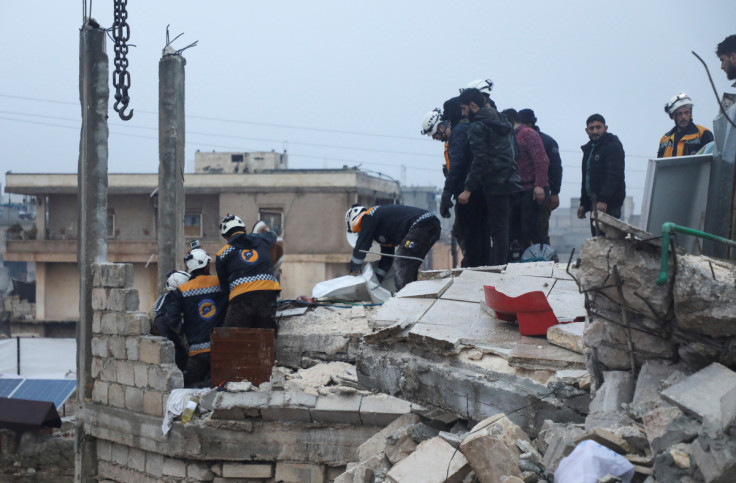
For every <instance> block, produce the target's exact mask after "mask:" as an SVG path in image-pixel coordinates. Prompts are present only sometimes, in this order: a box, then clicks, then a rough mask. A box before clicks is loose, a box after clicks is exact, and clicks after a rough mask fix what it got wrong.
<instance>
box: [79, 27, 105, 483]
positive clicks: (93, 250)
mask: <svg viewBox="0 0 736 483" xmlns="http://www.w3.org/2000/svg"><path fill="white" fill-rule="evenodd" d="M105 41H106V35H105V30H104V29H102V28H100V27H99V26H98V25H97V24H96V23H94V24H93V23H91V22H89V21H86V22H85V24H84V25H83V26H82V29H81V31H80V37H79V101H80V103H81V106H82V129H81V133H80V140H79V164H78V168H77V187H78V189H79V195H78V206H79V213H78V235H77V264H78V266H79V323H78V324H77V403H78V406H79V407H82V406H83V405H84V402H85V400H90V399H91V397H92V384H93V381H92V377H91V369H92V317H93V311H92V267H93V265H94V264H95V263H99V262H105V261H107V155H108V146H107V140H108V135H109V131H108V127H107V109H108V97H109V95H110V90H109V87H108V58H107V52H106V50H105ZM83 424H84V423H79V422H78V423H77V425H76V437H75V445H74V446H75V452H74V454H75V456H74V458H75V471H74V479H75V481H77V482H82V481H91V480H92V478H93V475H94V470H95V466H94V465H95V463H96V457H95V446H96V443H95V440H94V438H88V437H86V436H85V435H84V427H83Z"/></svg>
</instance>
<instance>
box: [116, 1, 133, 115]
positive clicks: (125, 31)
mask: <svg viewBox="0 0 736 483" xmlns="http://www.w3.org/2000/svg"><path fill="white" fill-rule="evenodd" d="M127 4H128V0H115V20H114V22H113V25H112V38H113V40H114V41H115V72H113V74H112V85H113V86H115V106H114V108H115V111H116V112H117V113H118V114H120V119H122V120H123V121H128V120H130V118H132V117H133V110H132V109H131V110H130V113H129V114H125V112H124V111H125V110H126V109H127V108H128V103H129V102H130V96H128V89H130V73H129V72H128V58H127V55H128V45H127V43H126V42H128V40H129V39H130V26H129V25H128V22H127V20H128V12H127V11H126V10H125V7H126V6H127Z"/></svg>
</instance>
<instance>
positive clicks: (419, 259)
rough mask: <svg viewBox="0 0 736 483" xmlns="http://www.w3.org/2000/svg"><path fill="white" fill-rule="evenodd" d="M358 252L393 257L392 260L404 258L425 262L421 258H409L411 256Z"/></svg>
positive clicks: (366, 251)
mask: <svg viewBox="0 0 736 483" xmlns="http://www.w3.org/2000/svg"><path fill="white" fill-rule="evenodd" d="M358 251H359V252H361V253H368V254H371V255H380V256H382V257H392V258H404V259H406V260H416V261H418V262H423V261H424V259H423V258H419V257H409V256H407V255H390V254H388V253H380V252H371V251H368V250H358Z"/></svg>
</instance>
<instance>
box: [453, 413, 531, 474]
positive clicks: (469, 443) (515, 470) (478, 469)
mask: <svg viewBox="0 0 736 483" xmlns="http://www.w3.org/2000/svg"><path fill="white" fill-rule="evenodd" d="M519 438H523V439H525V440H527V441H528V438H529V437H528V436H527V435H526V434H524V432H523V431H522V430H521V428H519V427H518V426H516V425H515V424H513V423H512V422H511V421H509V419H508V418H507V417H506V415H505V414H501V415H498V416H494V417H492V418H488V419H486V420H484V421H481V422H479V423H478V424H477V425H476V426H475V427H474V428H473V429H472V430H471V431H470V433H469V434H468V436H467V437H466V438H465V440H463V442H462V444H461V445H460V451H462V453H463V454H464V455H465V457H466V458H467V459H468V462H469V463H470V466H471V467H472V468H473V471H474V472H475V475H476V476H477V477H478V479H479V480H480V481H481V483H491V482H495V481H499V480H500V479H501V477H502V476H519V477H520V476H521V470H520V469H519V456H520V452H519V449H518V448H517V447H516V439H519Z"/></svg>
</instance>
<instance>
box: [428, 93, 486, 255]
mask: <svg viewBox="0 0 736 483" xmlns="http://www.w3.org/2000/svg"><path fill="white" fill-rule="evenodd" d="M442 107H443V113H442V119H443V120H445V121H447V122H449V123H450V126H451V130H450V137H449V140H448V147H447V159H448V165H449V169H448V172H447V177H446V178H445V187H444V189H443V190H442V201H441V202H440V215H441V216H442V217H443V218H449V217H450V208H452V206H453V204H452V198H453V197H454V198H455V199H457V197H458V195H460V193H462V192H463V190H464V189H465V178H467V176H468V171H470V164H471V163H472V161H473V154H472V153H471V152H470V145H469V144H468V131H469V130H470V121H468V118H467V117H465V116H463V115H462V111H461V110H460V98H459V97H453V98H452V99H449V100H447V101H446V102H445V104H444V105H443V106H442ZM452 234H453V236H455V238H456V239H457V240H458V242H459V244H460V249H461V250H462V252H463V260H462V264H461V265H462V266H463V267H481V266H484V265H488V263H489V258H490V255H491V243H490V234H489V232H488V211H487V207H486V199H485V196H484V195H483V193H482V192H481V191H479V192H477V193H475V195H474V196H472V197H471V198H470V200H469V201H468V202H467V203H465V204H460V203H457V204H456V205H455V224H454V226H453V227H452Z"/></svg>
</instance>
